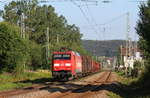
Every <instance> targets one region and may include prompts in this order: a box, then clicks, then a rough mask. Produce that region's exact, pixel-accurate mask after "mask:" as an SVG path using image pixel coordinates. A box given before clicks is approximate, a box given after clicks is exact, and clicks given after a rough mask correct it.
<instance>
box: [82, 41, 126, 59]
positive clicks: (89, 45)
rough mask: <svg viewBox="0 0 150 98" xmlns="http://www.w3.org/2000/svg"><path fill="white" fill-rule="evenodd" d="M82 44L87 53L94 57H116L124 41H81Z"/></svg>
mask: <svg viewBox="0 0 150 98" xmlns="http://www.w3.org/2000/svg"><path fill="white" fill-rule="evenodd" d="M82 44H83V47H84V48H85V49H86V50H87V51H88V52H90V53H91V54H94V55H95V56H108V57H113V56H117V54H118V49H119V47H120V45H125V40H106V41H95V40H83V41H82Z"/></svg>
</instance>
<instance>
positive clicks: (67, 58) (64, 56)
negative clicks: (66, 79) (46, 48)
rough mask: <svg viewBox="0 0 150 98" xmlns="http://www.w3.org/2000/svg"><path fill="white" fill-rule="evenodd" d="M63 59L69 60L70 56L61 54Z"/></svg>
mask: <svg viewBox="0 0 150 98" xmlns="http://www.w3.org/2000/svg"><path fill="white" fill-rule="evenodd" d="M63 59H65V60H70V59H71V55H70V54H63Z"/></svg>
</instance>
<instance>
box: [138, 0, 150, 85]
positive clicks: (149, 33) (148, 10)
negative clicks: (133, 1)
mask: <svg viewBox="0 0 150 98" xmlns="http://www.w3.org/2000/svg"><path fill="white" fill-rule="evenodd" d="M139 17H140V19H139V21H138V23H137V27H136V31H137V34H138V35H139V37H140V41H139V46H140V48H141V49H142V50H143V51H144V56H145V60H146V63H145V65H146V68H145V73H144V74H143V77H142V78H141V82H143V83H142V84H145V85H147V86H149V87H150V84H149V82H150V81H149V77H150V65H149V63H150V29H149V28H150V0H148V2H147V4H141V6H140V12H139Z"/></svg>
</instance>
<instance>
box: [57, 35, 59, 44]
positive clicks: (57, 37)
mask: <svg viewBox="0 0 150 98" xmlns="http://www.w3.org/2000/svg"><path fill="white" fill-rule="evenodd" d="M57 44H59V34H57Z"/></svg>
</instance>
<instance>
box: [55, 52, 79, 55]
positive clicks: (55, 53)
mask: <svg viewBox="0 0 150 98" xmlns="http://www.w3.org/2000/svg"><path fill="white" fill-rule="evenodd" d="M53 53H54V54H63V53H73V54H76V55H77V56H80V54H79V53H78V52H76V51H63V52H60V51H57V52H53Z"/></svg>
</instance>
